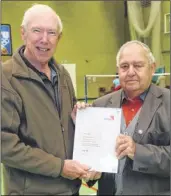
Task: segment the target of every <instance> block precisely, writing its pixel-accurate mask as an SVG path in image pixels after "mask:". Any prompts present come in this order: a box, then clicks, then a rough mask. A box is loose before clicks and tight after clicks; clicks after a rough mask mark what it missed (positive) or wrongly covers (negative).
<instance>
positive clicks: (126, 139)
mask: <svg viewBox="0 0 171 196" xmlns="http://www.w3.org/2000/svg"><path fill="white" fill-rule="evenodd" d="M135 146H136V145H135V142H134V140H133V139H132V138H131V137H130V136H127V135H119V136H118V137H117V140H116V147H115V148H116V149H115V150H116V156H117V157H118V159H120V158H122V157H124V156H128V157H129V158H131V159H133V158H134V154H135Z"/></svg>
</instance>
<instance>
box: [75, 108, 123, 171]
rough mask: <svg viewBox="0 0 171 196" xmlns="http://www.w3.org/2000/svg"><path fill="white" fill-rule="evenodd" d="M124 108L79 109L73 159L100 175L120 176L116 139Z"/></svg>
mask: <svg viewBox="0 0 171 196" xmlns="http://www.w3.org/2000/svg"><path fill="white" fill-rule="evenodd" d="M120 124H121V109H120V108H100V107H88V108H86V109H81V110H77V116H76V124H75V125H76V129H75V138H74V151H73V159H74V160H78V161H79V162H80V163H82V164H86V165H88V166H90V167H91V170H95V171H99V172H108V173H117V170H118V159H117V158H116V154H115V145H116V138H117V136H118V135H119V134H120Z"/></svg>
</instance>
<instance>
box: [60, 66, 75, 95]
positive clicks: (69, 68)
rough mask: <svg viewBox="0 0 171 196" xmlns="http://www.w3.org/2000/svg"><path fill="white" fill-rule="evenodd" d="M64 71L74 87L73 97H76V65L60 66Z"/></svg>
mask: <svg viewBox="0 0 171 196" xmlns="http://www.w3.org/2000/svg"><path fill="white" fill-rule="evenodd" d="M62 65H63V66H64V67H65V69H66V70H67V71H68V72H69V74H70V76H71V80H72V83H73V86H74V90H75V95H76V96H77V86H76V64H62Z"/></svg>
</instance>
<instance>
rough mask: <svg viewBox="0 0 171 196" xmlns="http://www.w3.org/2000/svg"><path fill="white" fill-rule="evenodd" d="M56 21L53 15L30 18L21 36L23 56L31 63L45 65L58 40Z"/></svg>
mask: <svg viewBox="0 0 171 196" xmlns="http://www.w3.org/2000/svg"><path fill="white" fill-rule="evenodd" d="M57 27H58V24H57V19H56V17H55V15H54V14H53V13H49V12H47V13H42V14H41V13H40V14H36V15H35V16H32V17H31V19H30V21H29V23H28V25H27V27H26V29H24V28H23V27H22V29H21V36H22V39H23V41H24V43H25V45H26V48H25V52H24V54H25V55H26V57H27V58H28V60H30V61H31V62H32V63H39V64H47V62H48V61H49V59H50V58H51V57H52V56H53V54H54V52H55V49H56V46H57V43H58V41H59V39H60V36H61V35H59V34H58V29H57Z"/></svg>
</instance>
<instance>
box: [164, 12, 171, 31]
mask: <svg viewBox="0 0 171 196" xmlns="http://www.w3.org/2000/svg"><path fill="white" fill-rule="evenodd" d="M164 33H165V34H169V33H170V13H167V14H165V15H164Z"/></svg>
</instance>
